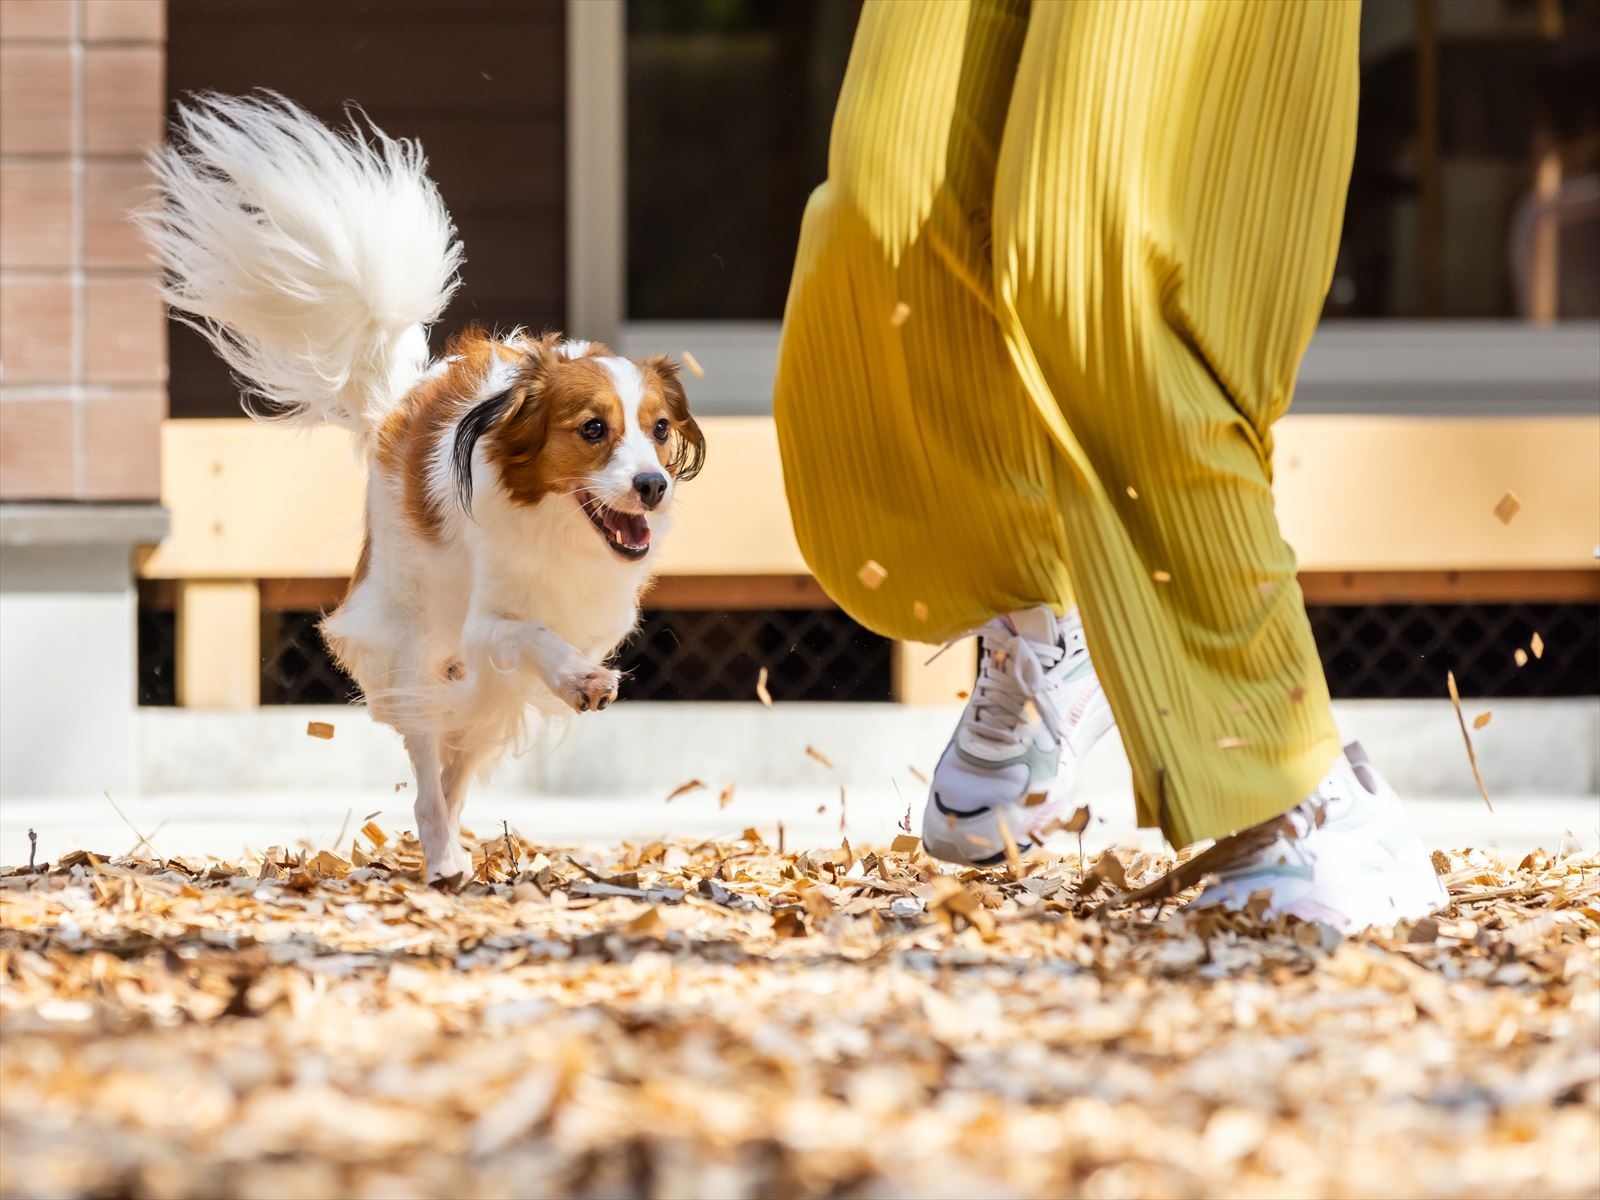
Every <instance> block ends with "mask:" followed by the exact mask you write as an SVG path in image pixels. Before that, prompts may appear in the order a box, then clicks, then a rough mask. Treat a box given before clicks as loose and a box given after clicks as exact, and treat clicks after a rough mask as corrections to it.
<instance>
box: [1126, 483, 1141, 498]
mask: <svg viewBox="0 0 1600 1200" xmlns="http://www.w3.org/2000/svg"><path fill="white" fill-rule="evenodd" d="M1138 498H1139V489H1138V488H1136V487H1134V486H1133V484H1131V483H1130V484H1129V485H1128V499H1129V500H1137V499H1138Z"/></svg>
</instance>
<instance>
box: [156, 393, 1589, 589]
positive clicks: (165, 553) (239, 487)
mask: <svg viewBox="0 0 1600 1200" xmlns="http://www.w3.org/2000/svg"><path fill="white" fill-rule="evenodd" d="M702 425H703V426H704V428H705V430H706V437H707V440H708V443H709V447H710V454H709V456H708V458H707V462H706V469H705V472H704V474H702V476H701V477H700V478H699V479H697V480H695V481H694V482H693V483H691V484H689V485H688V486H686V487H685V488H684V489H683V492H682V494H681V495H680V497H679V499H678V503H677V521H676V526H675V528H674V529H673V531H672V534H671V536H670V537H669V538H667V539H666V541H665V543H664V544H663V546H662V552H661V561H660V568H661V573H662V574H663V575H664V576H667V577H693V576H706V577H722V578H728V577H742V578H748V577H763V576H784V577H788V578H789V579H791V580H792V579H794V578H796V577H801V576H809V571H808V569H807V567H806V564H805V560H804V559H803V558H802V557H801V555H800V548H799V546H798V545H797V544H796V542H795V539H794V534H793V531H792V530H791V529H790V526H789V513H788V506H787V502H786V500H785V497H784V491H783V474H782V468H781V465H780V463H779V458H778V447H777V435H776V432H775V430H774V428H773V424H772V421H771V420H770V419H769V418H766V417H709V418H707V419H706V420H705V421H703V422H702ZM1275 436H1276V438H1277V443H1278V446H1277V453H1276V456H1275V465H1276V482H1275V485H1274V493H1275V496H1276V500H1277V507H1278V517H1279V520H1280V522H1281V523H1282V526H1283V530H1284V534H1285V536H1286V537H1287V538H1288V540H1289V542H1290V544H1291V545H1293V546H1294V547H1295V550H1296V552H1297V554H1298V556H1299V562H1300V567H1301V569H1302V570H1303V571H1308V572H1371V571H1382V572H1397V571H1404V572H1418V571H1421V572H1430V571H1457V572H1486V571H1489V572H1492V571H1585V572H1587V571H1593V570H1595V569H1596V567H1597V564H1596V562H1595V560H1594V557H1593V552H1594V547H1595V546H1596V545H1600V418H1595V417H1583V416H1578V417H1538V418H1520V419H1510V418H1504V419H1503V418H1459V419H1456V418H1451V419H1443V418H1430V417H1377V416H1360V417H1355V416H1290V417H1287V418H1285V419H1284V420H1283V421H1282V422H1280V423H1279V425H1278V426H1277V428H1276V430H1275ZM363 488H364V474H363V471H362V469H361V467H360V466H359V465H358V464H357V463H356V461H355V458H354V455H353V453H352V451H351V447H350V440H349V438H348V436H347V435H345V434H344V433H343V432H341V431H339V430H337V429H331V428H323V429H317V430H312V431H310V432H300V431H293V430H285V429H280V428H275V427H272V426H262V425H253V424H251V423H250V422H248V421H244V420H238V421H184V420H175V421H168V422H166V423H165V425H164V426H163V428H162V500H163V502H164V503H165V504H166V506H167V508H168V509H169V510H170V511H171V512H172V532H171V534H170V535H169V536H168V537H167V539H166V540H165V541H164V542H163V543H162V544H161V545H160V546H159V547H158V548H157V549H156V550H155V551H154V552H153V553H151V554H149V555H148V556H146V557H145V558H144V560H143V561H142V562H141V563H140V565H139V566H140V572H141V574H142V575H144V576H145V577H146V578H154V579H161V578H168V579H183V578H234V579H293V578H340V577H344V576H347V575H349V574H350V573H351V571H353V570H354V568H355V560H356V556H357V554H358V553H359V552H360V545H361V502H362V495H363ZM1508 490H1509V491H1513V492H1515V493H1516V494H1517V496H1518V497H1519V499H1520V500H1521V501H1522V510H1521V512H1520V513H1518V515H1517V517H1516V519H1515V520H1514V521H1512V522H1511V524H1509V525H1505V524H1502V523H1501V522H1500V521H1499V520H1498V519H1497V518H1496V517H1495V515H1494V506H1495V504H1496V502H1498V501H1499V499H1500V497H1501V495H1502V494H1504V493H1505V492H1506V491H1508ZM705 586H706V587H708V588H710V587H713V586H714V585H712V584H709V583H708V584H707V585H705ZM703 594H705V593H703ZM752 603H753V601H752Z"/></svg>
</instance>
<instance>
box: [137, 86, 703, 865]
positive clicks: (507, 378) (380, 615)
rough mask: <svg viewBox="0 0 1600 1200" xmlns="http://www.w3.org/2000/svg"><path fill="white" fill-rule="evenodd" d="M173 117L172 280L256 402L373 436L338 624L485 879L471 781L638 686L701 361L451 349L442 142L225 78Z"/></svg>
mask: <svg viewBox="0 0 1600 1200" xmlns="http://www.w3.org/2000/svg"><path fill="white" fill-rule="evenodd" d="M176 135H177V136H175V137H174V139H173V142H172V144H170V145H169V146H167V147H166V148H165V149H163V150H162V151H160V152H158V153H157V154H156V156H155V166H156V170H157V174H158V177H159V179H160V183H161V187H162V192H163V195H162V202H161V203H160V204H159V205H157V206H155V207H154V208H152V209H151V210H149V211H147V212H146V213H144V214H142V216H141V224H142V226H143V229H144V231H145V234H146V237H147V238H148V239H149V240H150V242H151V244H152V246H153V247H154V248H155V250H156V252H157V255H158V258H159V260H160V262H161V265H162V266H163V268H164V269H165V272H166V285H165V295H166V299H167V301H168V302H169V303H170V304H171V305H172V307H173V308H174V309H175V310H176V311H177V314H178V315H179V316H180V317H181V318H183V319H185V320H188V321H189V322H190V323H191V324H193V325H194V326H195V327H196V328H198V329H199V330H200V331H201V332H202V333H204V334H205V335H206V336H207V337H208V338H209V339H210V341H211V343H212V345H213V346H215V348H216V350H217V352H218V353H219V354H220V355H221V356H222V358H223V359H224V360H226V361H227V363H228V364H229V365H230V366H231V367H232V368H233V369H234V370H235V372H237V374H238V375H239V376H240V378H241V379H243V380H244V381H245V383H246V385H247V386H248V387H249V389H250V394H248V395H247V398H246V407H247V408H248V409H250V410H251V412H252V415H255V416H258V417H260V418H263V419H269V420H277V421H284V422H288V423H292V424H302V425H305V424H318V423H322V422H329V423H332V424H336V425H341V426H344V427H345V428H347V429H349V430H351V431H352V433H354V435H355V437H356V440H357V444H358V446H359V448H360V451H361V453H362V455H363V457H364V459H365V462H366V465H367V472H368V487H367V501H366V536H365V541H364V543H363V546H362V550H361V559H360V563H359V564H358V566H357V568H356V573H355V577H354V578H353V579H352V580H351V584H350V590H349V592H348V594H347V595H346V596H345V599H344V602H343V603H342V604H341V605H340V606H339V608H338V609H337V610H336V611H335V612H334V613H333V614H331V615H330V616H329V617H328V618H327V619H326V620H325V621H324V622H323V626H322V628H323V632H324V635H325V636H326V638H327V641H328V644H329V646H330V647H331V648H332V650H333V651H334V653H335V654H336V655H337V656H338V659H339V661H340V663H342V664H343V665H344V667H345V669H346V670H348V671H349V672H350V674H351V675H352V676H353V677H354V678H355V680H356V682H357V683H359V684H360V686H361V689H362V691H363V692H364V693H365V694H366V697H367V701H368V705H369V708H370V711H371V713H372V716H373V718H374V719H375V720H378V721H381V722H383V723H385V724H387V725H390V726H392V727H393V728H395V729H396V730H397V731H399V733H400V734H401V735H402V737H403V738H404V740H405V745H406V750H407V752H408V753H409V754H410V756H411V763H412V766H413V767H414V768H415V770H416V775H417V793H416V817H417V830H418V835H419V836H420V838H421V840H422V845H423V851H424V853H425V855H426V858H427V874H428V879H429V880H430V881H433V882H450V881H456V880H462V879H465V878H468V877H470V875H471V872H472V862H471V859H470V858H469V856H468V855H467V854H466V852H465V851H464V850H463V849H462V847H461V843H460V825H459V820H460V814H461V807H462V802H463V800H464V799H465V795H466V789H467V785H468V784H469V783H470V782H471V781H472V779H473V778H474V777H476V776H477V775H478V774H480V773H482V772H485V771H487V770H489V769H490V768H492V767H493V766H494V765H495V764H496V763H497V762H499V761H500V760H501V758H503V757H504V755H505V754H506V753H508V752H509V751H511V750H512V749H513V748H515V747H516V746H517V745H518V744H519V741H520V740H521V738H522V736H523V734H524V732H525V730H526V729H527V725H528V718H529V715H530V713H538V712H540V711H543V712H545V713H551V714H553V713H558V712H565V711H567V710H568V709H575V710H577V711H578V712H588V711H590V710H595V709H603V708H605V707H606V706H607V705H609V704H610V703H611V702H612V700H614V699H615V698H616V694H617V682H618V677H617V673H616V671H614V670H612V669H610V668H609V667H607V666H606V659H607V658H608V657H609V656H610V655H611V653H612V652H613V651H614V650H615V649H616V647H617V645H618V643H619V642H621V640H622V639H623V638H624V637H625V636H627V634H628V632H629V631H630V630H631V629H632V628H633V626H634V623H635V621H636V620H637V616H638V597H639V592H640V590H641V589H642V588H643V587H644V585H645V583H646V582H647V580H648V578H649V576H650V572H651V564H652V559H653V550H654V547H655V545H656V543H657V542H658V541H659V540H660V538H661V535H662V534H663V533H664V532H665V531H666V528H667V525H668V520H669V513H670V510H671V506H672V498H673V493H674V491H675V489H676V487H677V485H678V484H679V483H681V482H683V481H684V480H686V479H689V478H691V477H692V476H693V475H694V474H695V473H696V472H697V471H698V470H699V468H700V464H701V461H702V459H703V457H704V453H705V442H704V439H703V437H702V436H701V433H700V429H699V427H698V426H697V425H696V424H695V420H694V418H693V417H692V416H691V415H690V413H689V406H688V402H687V399H686V397H685V395H684V389H683V385H682V383H681V382H680V380H679V376H678V368H677V366H676V364H674V363H673V362H672V361H671V360H670V359H668V358H665V357H658V358H653V359H650V360H649V361H646V362H638V361H634V360H632V359H628V358H622V357H619V356H617V355H614V354H612V353H611V351H609V350H608V349H607V348H606V347H604V346H602V345H599V344H598V343H592V342H580V341H566V340H563V339H561V338H560V337H558V336H555V335H550V336H545V337H539V338H535V337H530V336H527V335H525V334H522V333H514V334H512V335H510V336H507V337H492V336H490V335H489V334H487V333H484V332H482V331H481V330H468V331H466V332H464V333H462V334H460V335H459V336H457V337H456V338H455V339H454V340H453V341H452V343H451V344H450V346H449V348H448V350H447V352H446V354H445V355H444V357H442V358H440V359H438V360H437V361H434V362H433V363H431V364H430V363H429V361H428V347H427V334H426V330H427V326H428V324H429V323H430V322H432V321H433V320H435V319H436V318H437V317H438V316H439V314H440V313H441V312H442V311H443V309H444V307H445V304H446V302H447V301H448V300H449V298H450V295H451V293H452V292H453V291H454V290H455V287H456V284H457V278H456V275H457V270H458V268H459V267H460V265H461V262H462V253H461V247H460V244H459V242H457V240H456V237H455V230H454V227H453V225H452V223H451V221H450V216H449V213H448V212H447V211H446V209H445V207H444V204H443V201H442V200H441V199H440V197H439V194H438V190H437V189H436V188H435V187H434V185H433V183H432V182H431V181H430V180H429V179H428V177H427V175H426V173H425V165H426V164H425V160H424V159H423V156H422V152H421V148H420V147H419V146H417V145H416V144H415V143H412V142H405V141H396V140H393V139H390V138H388V137H385V136H384V135H383V134H382V133H381V132H379V131H378V130H376V129H373V128H370V127H369V128H368V129H367V130H365V131H362V130H350V131H347V132H344V133H335V132H333V131H332V130H330V129H328V128H327V127H326V126H324V125H322V124H320V123H319V122H317V121H316V120H314V119H313V118H312V117H311V116H310V115H309V114H307V113H306V112H304V111H303V110H302V109H300V108H298V107H297V106H295V105H293V104H291V103H290V102H289V101H287V100H284V99H282V98H281V97H277V96H272V95H262V96H258V97H250V98H230V97H220V96H206V97H202V98H200V99H198V100H197V101H196V102H194V103H192V104H190V105H188V106H185V107H184V108H183V109H181V110H180V112H179V115H178V121H177V129H176Z"/></svg>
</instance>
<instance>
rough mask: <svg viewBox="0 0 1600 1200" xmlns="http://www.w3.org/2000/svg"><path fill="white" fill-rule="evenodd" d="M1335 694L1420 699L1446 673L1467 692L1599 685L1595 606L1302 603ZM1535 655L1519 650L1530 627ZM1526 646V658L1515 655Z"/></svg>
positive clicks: (1598, 611)
mask: <svg viewBox="0 0 1600 1200" xmlns="http://www.w3.org/2000/svg"><path fill="white" fill-rule="evenodd" d="M1309 613H1310V616H1311V629H1312V632H1313V633H1314V634H1315V635H1316V639H1317V648H1318V649H1319V650H1320V651H1321V653H1322V665H1323V670H1324V671H1325V672H1326V673H1327V676H1328V686H1329V689H1330V690H1331V691H1332V692H1333V695H1334V696H1335V698H1352V699H1353V698H1358V697H1396V698H1406V697H1428V696H1439V695H1442V694H1443V693H1444V690H1445V673H1446V672H1447V671H1454V672H1455V674H1456V683H1457V684H1458V686H1459V687H1460V688H1461V692H1462V694H1463V695H1467V696H1494V697H1500V696H1588V695H1593V694H1595V693H1596V692H1600V608H1597V607H1596V606H1594V605H1583V604H1373V605H1355V606H1349V607H1344V606H1339V605H1322V606H1317V607H1313V608H1311V609H1309ZM1535 633H1537V634H1538V635H1539V636H1540V638H1541V639H1542V640H1543V644H1544V654H1543V657H1542V658H1538V659H1535V658H1533V657H1532V654H1531V651H1529V644H1530V642H1531V641H1532V639H1533V635H1534V634H1535ZM1518 649H1521V650H1523V651H1524V652H1528V654H1529V657H1528V661H1527V663H1526V665H1524V666H1521V667H1519V666H1518V665H1517V662H1516V651H1517V650H1518Z"/></svg>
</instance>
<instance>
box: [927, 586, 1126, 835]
mask: <svg viewBox="0 0 1600 1200" xmlns="http://www.w3.org/2000/svg"><path fill="white" fill-rule="evenodd" d="M979 635H980V636H981V637H982V639H983V641H982V647H981V654H980V659H979V664H978V679H977V682H976V683H974V684H973V685H972V696H971V698H970V699H969V700H968V701H967V707H966V711H965V712H963V713H962V714H961V722H960V724H958V725H957V726H956V731H955V735H954V736H953V737H952V738H951V739H950V744H949V745H948V746H946V747H945V750H944V754H943V755H942V756H941V757H940V759H939V765H938V767H937V768H935V770H934V773H933V783H932V786H931V787H930V789H929V794H928V806H927V809H926V811H925V812H924V813H923V817H922V844H923V846H924V847H925V848H926V849H927V851H928V853H929V854H932V855H934V856H935V857H936V858H942V859H944V860H945V861H946V862H953V863H963V864H966V865H969V866H990V865H992V864H994V863H998V862H1002V861H1004V859H1005V856H1006V848H1005V837H1004V835H1003V834H1002V833H1001V832H1000V822H1001V821H1002V820H1003V821H1004V822H1005V826H1006V829H1007V830H1008V831H1009V832H1010V834H1011V837H1012V839H1013V840H1014V841H1015V842H1016V844H1017V849H1018V850H1028V849H1031V848H1032V846H1033V844H1034V842H1035V841H1036V840H1038V839H1039V838H1041V837H1042V836H1043V834H1044V831H1045V829H1046V827H1047V826H1049V825H1051V824H1053V823H1055V822H1056V821H1063V820H1065V819H1066V818H1067V817H1069V816H1071V814H1072V807H1073V801H1074V800H1075V798H1076V795H1077V788H1078V764H1079V762H1080V761H1081V760H1082V758H1083V756H1084V755H1085V754H1086V753H1088V750H1089V747H1090V746H1092V745H1094V743H1095V742H1096V741H1098V740H1099V739H1100V736H1101V735H1102V734H1103V733H1105V732H1106V730H1108V729H1110V728H1111V726H1112V724H1113V721H1112V717H1111V706H1110V705H1109V704H1108V703H1107V702H1106V697H1105V693H1104V692H1102V691H1101V690H1100V681H1099V680H1098V679H1097V678H1095V673H1094V665H1093V664H1092V663H1091V662H1090V661H1089V647H1088V645H1087V644H1086V643H1085V642H1084V639H1083V625H1082V623H1081V622H1079V620H1078V615H1077V613H1076V612H1072V613H1068V614H1067V615H1066V616H1065V617H1062V618H1061V619H1060V620H1057V619H1056V617H1055V614H1054V613H1052V612H1051V611H1050V609H1049V608H1046V607H1039V608H1029V609H1024V610H1022V611H1021V612H1014V613H1012V614H1010V615H1009V616H1005V617H997V618H995V619H994V620H993V621H990V622H989V623H988V624H987V625H985V626H984V627H983V628H982V629H981V630H980V631H979Z"/></svg>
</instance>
